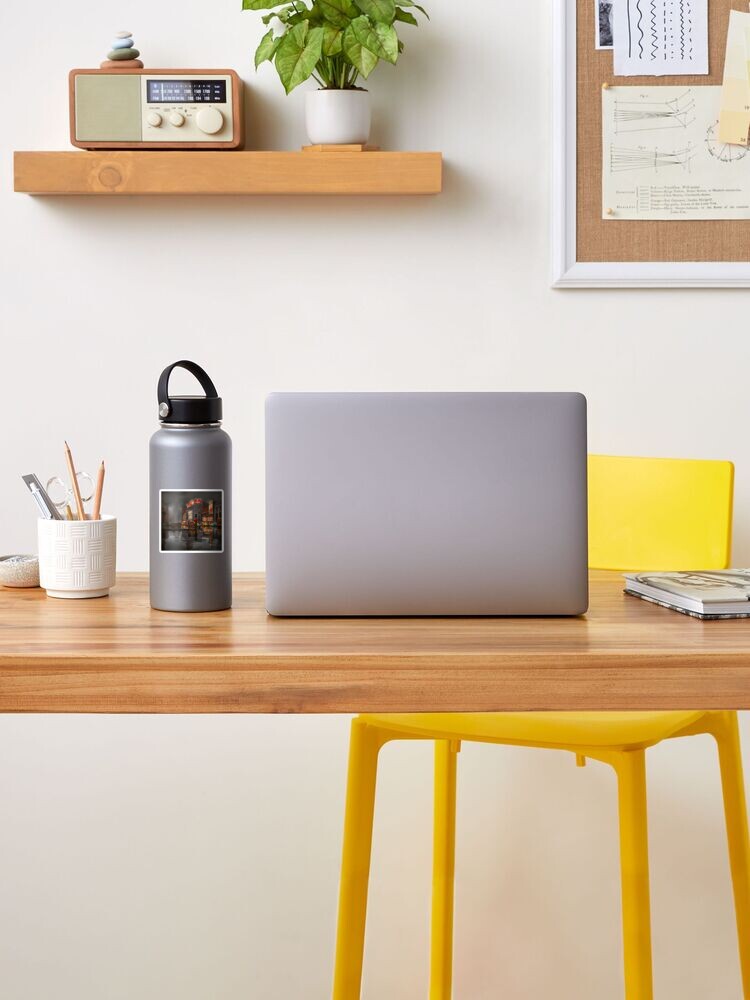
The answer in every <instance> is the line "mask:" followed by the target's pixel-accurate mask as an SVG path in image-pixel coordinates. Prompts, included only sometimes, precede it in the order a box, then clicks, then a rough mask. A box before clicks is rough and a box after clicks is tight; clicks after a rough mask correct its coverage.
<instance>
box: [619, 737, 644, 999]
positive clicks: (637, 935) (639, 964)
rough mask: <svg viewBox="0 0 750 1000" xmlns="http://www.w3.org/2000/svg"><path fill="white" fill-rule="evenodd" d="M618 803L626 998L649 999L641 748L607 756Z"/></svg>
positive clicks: (642, 762)
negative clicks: (615, 782)
mask: <svg viewBox="0 0 750 1000" xmlns="http://www.w3.org/2000/svg"><path fill="white" fill-rule="evenodd" d="M612 763H613V765H614V767H615V770H616V771H617V780H618V797H619V805H620V868H621V877H622V929H623V946H624V959H625V998H626V1000H652V998H653V977H652V968H651V905H650V899H649V878H648V820H647V815H646V753H645V751H644V750H630V751H623V752H621V753H617V754H616V755H615V756H614V757H613V758H612Z"/></svg>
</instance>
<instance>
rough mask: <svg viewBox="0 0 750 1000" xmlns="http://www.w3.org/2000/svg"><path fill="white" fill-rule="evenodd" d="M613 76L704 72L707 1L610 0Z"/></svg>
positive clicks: (706, 65) (706, 48) (706, 55)
mask: <svg viewBox="0 0 750 1000" xmlns="http://www.w3.org/2000/svg"><path fill="white" fill-rule="evenodd" d="M614 3H615V8H614V14H615V16H614V48H615V53H614V64H615V76H680V75H686V74H702V73H708V0H614Z"/></svg>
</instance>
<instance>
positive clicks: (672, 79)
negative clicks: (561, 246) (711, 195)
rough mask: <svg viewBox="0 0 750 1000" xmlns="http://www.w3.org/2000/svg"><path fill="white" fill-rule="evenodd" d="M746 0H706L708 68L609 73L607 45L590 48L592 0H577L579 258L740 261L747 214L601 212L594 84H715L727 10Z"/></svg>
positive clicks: (598, 99)
mask: <svg viewBox="0 0 750 1000" xmlns="http://www.w3.org/2000/svg"><path fill="white" fill-rule="evenodd" d="M732 8H735V9H736V10H742V11H747V0H745V2H742V0H708V47H709V56H708V59H709V62H708V68H709V70H710V73H709V75H708V76H661V77H653V76H629V77H614V76H613V74H612V51H611V50H609V51H597V50H596V49H595V48H594V11H595V2H594V0H577V10H578V18H577V31H576V34H577V53H576V57H577V81H576V84H577V90H576V103H577V108H578V114H577V144H578V163H577V177H576V188H577V197H576V218H577V224H576V246H577V259H578V260H579V261H723V260H732V261H746V260H749V259H750V220H737V219H733V220H728V221H726V222H721V221H717V220H714V219H711V220H708V219H707V220H701V221H697V222H695V221H689V220H679V221H675V222H648V221H641V220H635V221H634V220H624V219H623V220H618V219H602V217H601V216H602V84H603V83H609V84H610V85H612V86H615V85H616V84H617V83H620V84H621V85H629V86H633V85H635V86H637V85H639V84H640V85H642V86H647V87H653V86H659V85H661V84H664V85H669V84H672V85H674V84H678V85H683V84H684V85H685V86H696V87H701V86H705V85H707V84H718V85H720V84H721V80H722V76H723V74H724V49H725V46H726V40H727V25H728V22H729V11H730V10H731V9H732Z"/></svg>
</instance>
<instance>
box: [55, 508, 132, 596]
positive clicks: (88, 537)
mask: <svg viewBox="0 0 750 1000" xmlns="http://www.w3.org/2000/svg"><path fill="white" fill-rule="evenodd" d="M38 538H39V585H40V586H41V587H44V589H45V590H46V591H47V596H48V597H106V596H107V594H108V593H109V591H110V588H111V587H114V585H115V551H116V548H117V518H116V517H112V516H111V515H108V514H102V517H101V520H99V521H47V520H43V519H40V520H39V529H38Z"/></svg>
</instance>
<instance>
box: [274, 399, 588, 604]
mask: <svg viewBox="0 0 750 1000" xmlns="http://www.w3.org/2000/svg"><path fill="white" fill-rule="evenodd" d="M587 605H588V575H587V515H586V400H585V398H584V397H583V396H582V395H580V394H579V393H573V392H545V393H536V392H478V393H473V392H451V393H443V392H395V393H392V392H372V393H369V392H365V393H358V392H357V393H354V392H353V393H336V392H331V393H328V392H326V393H276V394H273V395H271V396H269V397H268V400H267V402H266V607H267V609H268V611H269V612H270V613H271V614H272V615H335V616H342V615H378V616H381V615H578V614H582V613H583V612H584V611H585V610H586V608H587Z"/></svg>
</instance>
